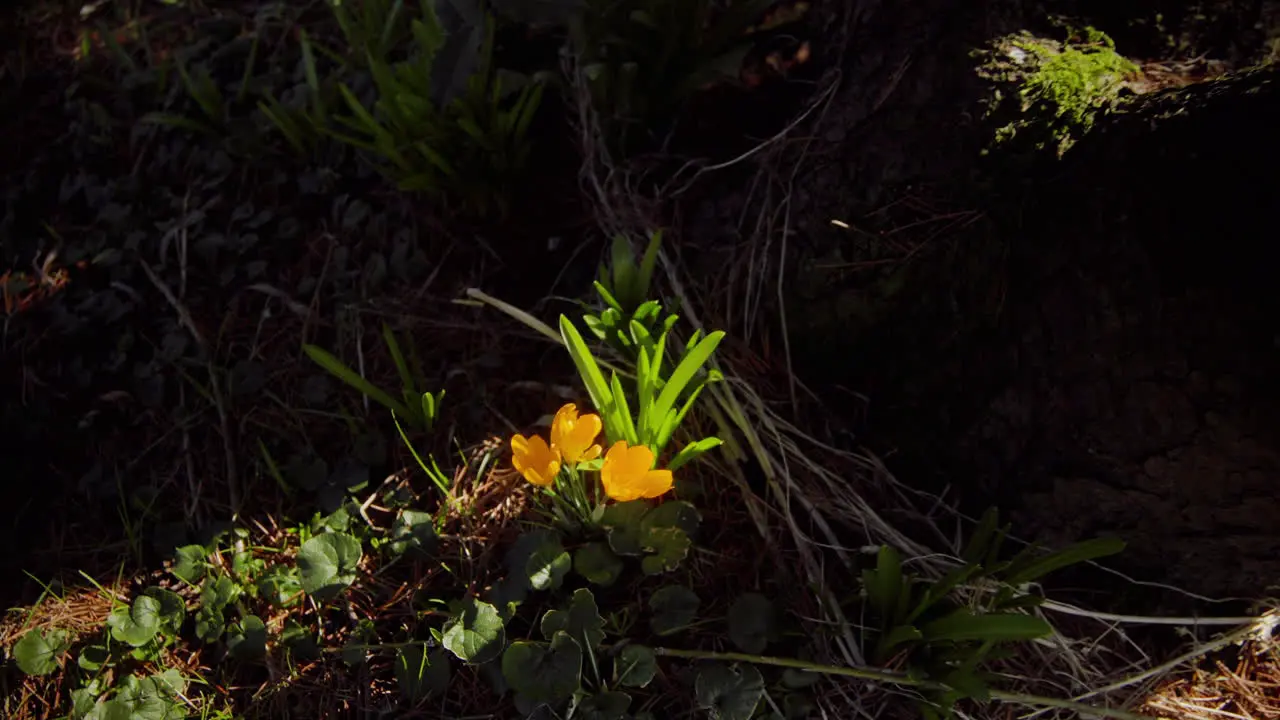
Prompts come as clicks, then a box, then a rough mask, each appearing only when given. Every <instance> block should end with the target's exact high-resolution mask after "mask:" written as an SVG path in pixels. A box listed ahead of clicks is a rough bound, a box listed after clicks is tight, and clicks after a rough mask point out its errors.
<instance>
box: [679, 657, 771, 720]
mask: <svg viewBox="0 0 1280 720" xmlns="http://www.w3.org/2000/svg"><path fill="white" fill-rule="evenodd" d="M694 692H695V693H696V694H697V696H698V705H700V706H702V707H704V708H707V709H708V710H710V711H711V717H712V718H715V719H716V720H750V718H751V716H752V715H754V714H755V711H756V706H757V705H759V704H760V698H762V697H764V678H763V677H761V676H760V671H759V670H757V669H756V668H755V666H754V665H733V666H729V665H723V664H721V663H714V664H711V665H706V666H703V668H702V669H701V670H699V671H698V678H697V680H696V681H695V682H694Z"/></svg>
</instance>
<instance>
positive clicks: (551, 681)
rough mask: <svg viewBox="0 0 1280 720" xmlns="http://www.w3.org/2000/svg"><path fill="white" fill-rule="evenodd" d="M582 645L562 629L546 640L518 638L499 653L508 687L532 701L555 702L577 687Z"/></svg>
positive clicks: (565, 697) (566, 696) (568, 695)
mask: <svg viewBox="0 0 1280 720" xmlns="http://www.w3.org/2000/svg"><path fill="white" fill-rule="evenodd" d="M581 674H582V648H580V647H578V643H576V642H574V641H573V638H571V637H569V636H568V635H567V634H565V633H558V634H556V636H555V637H554V638H552V639H551V642H550V643H540V642H526V641H519V642H514V643H511V647H509V648H507V651H506V652H505V653H503V655H502V676H503V677H505V678H506V679H507V684H508V685H510V686H511V689H513V690H515V691H516V692H518V693H520V694H521V695H524V696H525V697H526V698H528V699H530V700H532V701H533V702H536V703H549V704H550V703H558V702H562V701H564V700H567V699H568V698H569V697H571V696H572V695H573V693H574V692H576V691H577V690H578V686H579V682H580V676H581Z"/></svg>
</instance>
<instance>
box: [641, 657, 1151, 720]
mask: <svg viewBox="0 0 1280 720" xmlns="http://www.w3.org/2000/svg"><path fill="white" fill-rule="evenodd" d="M653 653H654V654H655V655H658V656H664V657H676V658H686V659H689V660H721V661H724V662H745V663H751V664H753V665H772V666H775V667H786V668H794V669H796V670H804V671H806V672H812V673H819V674H822V675H839V676H841V677H851V678H857V679H859V680H870V681H872V682H879V683H893V684H895V685H908V686H911V687H917V688H920V689H921V690H950V689H951V688H950V687H948V686H947V685H944V684H942V683H940V682H935V681H932V680H917V679H915V678H911V677H908V676H906V675H904V674H902V673H897V672H892V671H889V670H877V669H876V668H868V667H840V666H837V665H820V664H818V663H813V662H808V661H805V660H797V659H795V658H782V657H770V656H767V655H748V654H747V653H733V652H706V651H702V650H678V649H674V648H664V647H658V648H654V649H653ZM991 699H992V700H999V701H1001V702H1007V703H1018V704H1020V705H1029V706H1033V707H1055V708H1062V709H1064V710H1074V711H1076V712H1078V713H1081V714H1084V715H1095V716H1098V717H1109V718H1116V720H1152V718H1151V717H1150V716H1149V715H1139V714H1138V713H1132V712H1129V711H1128V710H1117V709H1113V708H1102V707H1096V706H1094V705H1086V704H1084V703H1078V702H1072V701H1071V700H1062V699H1059V698H1051V697H1041V696H1039V695H1024V694H1022V693H1011V692H1004V691H1002V690H992V691H991Z"/></svg>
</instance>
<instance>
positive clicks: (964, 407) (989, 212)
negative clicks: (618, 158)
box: [689, 0, 1280, 610]
mask: <svg viewBox="0 0 1280 720" xmlns="http://www.w3.org/2000/svg"><path fill="white" fill-rule="evenodd" d="M1255 10H1256V8H1255ZM1029 12H1030V9H1029V8H1024V7H1023V6H1022V4H1020V3H1010V2H997V1H995V0H992V1H989V2H980V3H958V2H948V1H946V0H934V1H933V2H923V3H917V4H915V5H911V6H910V7H908V6H904V5H901V4H896V3H895V4H880V3H865V2H864V3H854V4H852V6H850V7H847V8H841V9H839V10H831V11H829V13H828V14H827V15H826V16H825V17H820V18H817V19H815V22H826V23H830V24H834V25H836V26H837V27H845V28H847V29H848V41H847V46H846V52H845V53H843V54H841V53H839V52H838V48H832V47H828V48H826V60H827V61H829V62H832V63H838V65H837V66H838V67H839V68H840V70H841V73H842V77H841V83H840V85H839V88H838V90H837V92H836V95H835V96H834V99H833V100H832V103H831V106H830V107H829V108H827V109H826V116H825V117H824V118H823V119H821V120H820V121H818V122H817V123H815V124H814V125H812V126H808V127H807V129H808V130H810V131H811V132H812V135H813V138H814V139H813V142H812V143H811V144H810V145H809V146H808V147H807V155H806V157H805V160H804V162H805V163H806V166H805V168H804V172H803V173H802V174H801V175H800V180H799V181H798V183H797V185H798V187H796V188H794V190H793V195H792V198H791V200H792V208H791V212H792V217H793V229H795V230H796V233H795V236H794V237H793V238H791V240H790V246H789V247H790V250H789V255H788V257H787V259H786V260H787V264H788V266H789V267H790V268H792V269H793V271H792V272H791V273H790V275H789V286H788V290H789V291H790V292H789V293H788V298H789V299H788V303H789V304H788V308H787V317H788V320H789V326H790V327H791V328H792V330H793V335H792V350H793V354H794V361H795V363H796V368H797V372H799V373H800V375H801V376H802V378H803V379H805V380H806V381H807V382H808V383H810V384H811V385H813V386H814V387H815V388H817V389H818V390H819V391H820V394H821V395H823V396H824V397H826V398H829V399H831V410H832V412H833V413H836V414H841V415H843V416H844V419H845V420H846V421H847V422H849V423H851V424H852V425H853V426H854V427H856V428H858V429H859V430H860V438H859V439H860V441H861V442H862V443H863V444H865V445H866V446H868V447H870V448H871V449H873V450H875V451H877V452H879V453H880V454H882V455H883V456H885V457H886V458H887V461H888V464H889V466H890V468H891V469H892V470H894V471H895V472H896V473H897V475H898V477H899V479H900V480H901V481H903V482H905V483H907V484H909V485H912V486H915V487H920V488H922V489H928V490H932V491H935V492H941V491H943V490H946V491H948V492H949V493H950V494H951V495H953V496H954V497H956V498H957V499H958V500H959V501H960V503H961V505H962V507H963V508H964V509H966V510H970V511H974V512H980V511H981V510H982V509H983V508H985V507H987V506H989V505H996V506H999V507H1000V508H1001V509H1002V510H1004V511H1006V513H1009V514H1012V515H1013V516H1014V518H1015V520H1016V530H1017V531H1018V532H1019V533H1020V534H1021V535H1022V536H1023V537H1027V538H1029V539H1039V540H1043V541H1046V542H1048V543H1053V544H1064V543H1067V542H1070V541H1073V540H1079V539H1084V538H1088V537H1091V536H1095V535H1110V534H1114V535H1119V536H1121V537H1122V538H1124V539H1125V540H1126V541H1128V543H1129V549H1128V550H1127V551H1126V552H1125V553H1124V554H1123V555H1122V556H1121V557H1119V558H1118V559H1116V560H1114V562H1111V563H1110V564H1111V565H1112V566H1113V567H1116V568H1118V569H1121V570H1123V571H1125V572H1127V573H1129V574H1130V575H1132V576H1134V577H1135V578H1137V579H1140V580H1145V581H1150V582H1158V583H1170V584H1173V585H1176V586H1179V587H1181V588H1184V589H1186V590H1189V591H1192V592H1195V593H1201V594H1205V595H1212V596H1227V595H1230V596H1243V597H1249V598H1253V597H1258V596H1260V595H1262V594H1265V593H1266V592H1267V588H1268V587H1270V586H1272V585H1273V584H1275V583H1276V582H1277V578H1280V555H1277V554H1276V553H1275V548H1277V547H1280V525H1277V524H1276V522H1275V518H1276V517H1277V511H1280V491H1277V490H1276V488H1277V487H1280V435H1278V434H1277V428H1280V424H1278V423H1277V420H1280V405H1278V404H1277V402H1276V401H1277V399H1280V398H1278V396H1277V392H1278V391H1280V387H1278V386H1277V381H1276V380H1275V378H1277V377H1280V374H1278V373H1277V371H1278V370H1280V349H1277V348H1278V338H1277V327H1276V323H1275V321H1274V320H1273V318H1274V317H1275V316H1276V310H1277V308H1276V304H1277V302H1278V300H1280V299H1277V298H1276V296H1275V294H1274V292H1273V291H1272V290H1270V289H1269V288H1272V287H1274V285H1273V283H1272V282H1271V278H1273V277H1274V271H1272V270H1271V269H1270V267H1269V265H1268V264H1267V263H1266V261H1265V259H1264V258H1265V256H1266V255H1265V253H1266V249H1267V246H1268V244H1269V240H1270V237H1271V236H1273V235H1274V233H1273V232H1271V231H1270V230H1269V229H1268V228H1270V227H1272V225H1273V220H1272V219H1270V218H1269V213H1270V209H1271V208H1273V207H1276V206H1277V200H1280V183H1276V181H1275V178H1274V168H1276V167H1278V166H1280V165H1277V161H1280V136H1277V135H1276V134H1275V132H1274V128H1276V127H1280V72H1278V71H1275V70H1271V71H1266V72H1262V73H1255V74H1253V75H1249V76H1246V77H1244V78H1240V79H1236V80H1231V81H1226V82H1218V83H1207V84H1203V85H1200V86H1197V87H1194V88H1192V89H1190V90H1188V91H1184V92H1181V93H1178V92H1171V93H1166V94H1165V95H1162V96H1160V97H1157V98H1151V97H1147V98H1143V99H1142V101H1140V102H1139V103H1137V104H1136V105H1135V106H1134V107H1133V108H1132V109H1131V111H1130V112H1129V113H1128V114H1125V115H1122V116H1116V117H1113V118H1111V119H1109V120H1106V121H1104V122H1103V123H1102V124H1101V125H1100V127H1099V128H1098V130H1097V131H1095V132H1094V133H1092V134H1091V135H1089V136H1088V137H1086V139H1085V140H1084V141H1083V142H1081V143H1080V144H1079V145H1078V146H1077V147H1076V148H1074V149H1073V150H1072V152H1071V153H1069V154H1068V156H1067V157H1066V158H1065V159H1064V160H1063V161H1062V162H1060V163H1049V164H1047V165H1046V166H1045V167H1044V168H1043V169H1039V170H1035V171H1034V172H1031V173H1029V174H1027V175H1019V176H1016V177H1010V176H1009V175H1005V176H1003V177H1002V176H1001V175H999V174H993V173H989V172H984V171H986V170H989V169H990V167H991V166H984V165H983V164H982V163H980V162H979V151H980V150H981V148H982V147H983V145H984V144H985V143H986V142H987V139H988V138H989V137H990V136H989V133H990V132H991V128H988V127H983V125H982V123H981V122H980V121H979V118H980V114H981V107H980V105H979V100H980V99H981V98H982V97H983V92H984V90H983V88H982V87H981V86H980V84H979V83H978V80H977V78H976V77H975V76H974V75H973V74H972V70H971V68H972V60H971V59H970V58H969V53H970V51H971V50H972V49H974V48H975V47H978V46H980V45H981V44H983V43H984V42H985V41H986V40H988V39H991V38H994V37H996V36H998V35H1000V34H1003V33H1005V32H1008V31H1011V30H1016V29H1019V28H1020V27H1024V26H1026V25H1027V24H1028V22H1029V21H1032V18H1033V17H1034V16H1032V15H1028V14H1024V13H1029ZM1240 17H1243V16H1240ZM1236 19H1239V18H1238V17H1237V18H1236ZM1224 22H1225V21H1224ZM1032 24H1034V23H1032ZM1102 29H1104V30H1109V29H1110V28H1109V27H1107V26H1105V25H1103V26H1102ZM1125 30H1126V32H1130V34H1132V28H1131V27H1126V28H1125ZM825 37H828V38H831V37H833V34H832V33H828V34H827V35H826V36H825ZM1215 37H1216V36H1215ZM1241 42H1244V40H1242V41H1241ZM1153 47H1154V45H1153ZM1119 50H1120V51H1121V52H1122V53H1124V51H1125V48H1124V47H1123V46H1121V47H1119ZM819 52H820V53H822V52H823V49H819ZM1253 56H1256V53H1251V52H1249V51H1246V50H1240V51H1239V52H1236V53H1235V54H1234V55H1232V54H1229V53H1228V54H1224V55H1223V56H1222V57H1224V58H1225V59H1227V60H1236V59H1238V58H1239V57H1253ZM787 162H789V161H787V160H784V161H783V163H782V164H786V163H787ZM744 182H745V180H744ZM744 192H745V191H744ZM743 197H744V195H742V194H740V195H738V196H737V197H736V198H734V197H732V196H730V197H727V198H726V197H725V196H724V195H721V197H719V198H717V199H714V200H703V201H701V202H699V203H691V205H692V207H691V208H689V212H690V214H691V216H692V217H696V218H698V222H699V223H700V225H699V227H702V228H706V233H699V234H710V233H711V232H712V229H713V228H723V227H725V226H731V225H733V224H734V222H735V221H736V218H737V217H738V213H740V212H741V210H742V208H741V206H742V204H743V201H742V198H743ZM833 219H836V220H842V221H844V222H845V223H847V224H848V225H850V226H851V228H852V229H844V228H840V227H836V226H833V225H832V224H831V222H830V221H831V220H833ZM886 259H887V260H888V261H889V262H886V263H884V264H883V265H881V264H878V263H881V262H883V261H885V260H886ZM775 262H776V258H775ZM833 267H834V268H836V269H832V268H833ZM881 267H887V268H889V269H888V270H881V269H880V268H881ZM868 268H869V269H868ZM850 393H854V394H862V395H864V396H865V397H866V398H867V402H866V403H857V402H854V401H853V395H851V394H850ZM841 398H848V400H841ZM1091 582H1092V583H1096V582H1097V580H1096V579H1094V580H1092V581H1091ZM1095 586H1096V585H1095ZM1108 589H1109V590H1113V589H1114V588H1108ZM1113 595H1114V593H1113ZM1139 595H1140V597H1139V596H1135V597H1133V598H1132V600H1133V601H1134V602H1135V603H1137V602H1141V603H1142V607H1144V608H1145V609H1147V610H1150V609H1151V608H1152V603H1156V604H1164V605H1166V606H1170V607H1172V606H1182V605H1184V604H1185V602H1186V601H1185V598H1184V597H1182V596H1179V595H1177V594H1174V593H1166V592H1160V591H1157V592H1155V594H1154V595H1152V594H1150V593H1146V592H1143V593H1140V594H1139ZM1121 604H1124V602H1123V600H1122V602H1121Z"/></svg>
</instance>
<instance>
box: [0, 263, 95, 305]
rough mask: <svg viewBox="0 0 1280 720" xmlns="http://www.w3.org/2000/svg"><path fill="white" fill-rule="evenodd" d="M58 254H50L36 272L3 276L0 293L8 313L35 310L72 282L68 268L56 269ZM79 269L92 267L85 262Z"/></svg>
mask: <svg viewBox="0 0 1280 720" xmlns="http://www.w3.org/2000/svg"><path fill="white" fill-rule="evenodd" d="M55 259H56V256H55V255H54V254H50V255H49V257H48V258H46V259H45V261H44V263H43V264H42V265H41V266H40V267H37V268H36V271H35V272H34V273H26V272H22V271H20V270H6V271H5V272H4V274H2V275H0V292H3V294H4V312H5V315H7V316H12V315H16V314H18V313H21V312H23V311H25V310H29V309H31V308H32V307H33V306H35V304H36V303H39V302H40V301H42V300H47V299H48V298H51V297H53V296H54V295H56V294H58V293H59V292H60V291H61V290H62V289H63V288H64V287H66V286H67V283H68V282H70V280H71V275H70V273H69V272H68V271H67V269H66V268H56V269H55V268H53V267H52V266H53V261H54V260H55ZM75 267H76V269H77V270H83V269H84V268H86V267H88V263H86V262H84V261H83V260H82V261H80V262H78V263H76V264H75Z"/></svg>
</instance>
